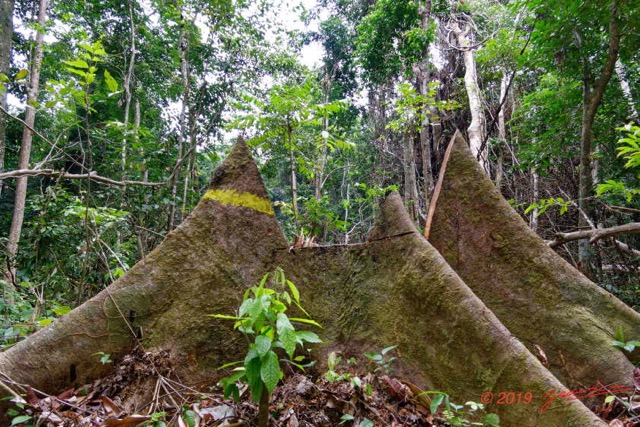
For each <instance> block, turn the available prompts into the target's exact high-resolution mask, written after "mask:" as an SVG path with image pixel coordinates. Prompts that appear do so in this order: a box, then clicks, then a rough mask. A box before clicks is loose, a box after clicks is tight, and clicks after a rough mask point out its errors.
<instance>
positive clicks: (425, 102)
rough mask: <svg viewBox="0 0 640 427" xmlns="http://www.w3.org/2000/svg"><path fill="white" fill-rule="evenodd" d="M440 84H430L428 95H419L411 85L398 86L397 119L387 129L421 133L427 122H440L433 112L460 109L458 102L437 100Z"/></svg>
mask: <svg viewBox="0 0 640 427" xmlns="http://www.w3.org/2000/svg"><path fill="white" fill-rule="evenodd" d="M438 86H439V83H438V82H432V83H430V84H429V92H428V94H427V95H426V96H425V95H421V94H419V93H418V92H417V91H416V89H415V87H414V86H413V85H411V84H409V83H400V84H399V85H398V94H399V97H398V99H397V100H396V101H395V103H394V104H395V105H394V109H395V112H396V115H397V116H396V119H394V120H392V121H390V122H389V124H388V125H387V129H392V130H395V131H403V132H416V131H419V130H420V129H421V128H422V127H423V126H424V124H425V122H427V121H438V120H439V117H437V116H435V115H433V113H432V111H435V110H438V111H451V110H454V109H456V108H460V104H458V103H457V102H456V101H451V100H447V101H438V100H436V90H437V88H438Z"/></svg>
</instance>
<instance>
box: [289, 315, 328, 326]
mask: <svg viewBox="0 0 640 427" xmlns="http://www.w3.org/2000/svg"><path fill="white" fill-rule="evenodd" d="M289 320H290V321H292V322H298V323H306V324H307V325H313V326H317V327H318V328H322V325H320V324H319V323H318V322H316V321H314V320H311V319H303V318H300V317H290V318H289Z"/></svg>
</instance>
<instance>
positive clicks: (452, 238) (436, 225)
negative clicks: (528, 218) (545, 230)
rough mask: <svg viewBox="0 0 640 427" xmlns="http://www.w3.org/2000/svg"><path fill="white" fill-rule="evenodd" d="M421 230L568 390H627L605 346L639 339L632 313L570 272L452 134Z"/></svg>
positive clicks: (626, 374)
mask: <svg viewBox="0 0 640 427" xmlns="http://www.w3.org/2000/svg"><path fill="white" fill-rule="evenodd" d="M446 157H447V159H446V160H445V164H446V169H444V171H443V173H441V176H440V180H439V182H438V185H437V193H438V194H437V200H436V201H435V202H434V207H433V211H434V212H433V215H430V219H429V220H428V224H427V227H425V228H426V229H427V230H430V231H429V236H428V238H429V241H430V242H431V243H432V244H433V245H434V246H435V247H436V248H437V249H438V250H439V251H440V253H441V254H442V255H443V256H444V258H445V259H446V260H447V262H448V263H449V265H451V267H453V269H454V270H455V271H456V272H457V273H458V274H459V275H460V277H461V278H462V279H463V280H464V281H465V283H466V284H467V285H468V286H469V287H470V288H471V289H472V290H473V292H474V293H475V294H476V295H478V297H479V298H480V299H481V300H482V301H483V302H484V303H485V304H486V305H487V307H489V308H490V309H491V310H492V311H493V313H495V315H496V316H497V317H498V318H499V319H500V320H501V321H502V323H503V324H504V325H505V326H506V327H507V328H509V330H510V331H511V332H512V333H513V334H514V335H515V336H516V337H518V339H520V341H522V342H523V343H524V344H525V345H526V346H527V348H529V349H530V350H531V351H534V352H540V351H541V352H542V353H543V354H544V356H546V358H547V359H548V361H549V364H550V370H551V372H553V373H554V374H555V376H556V377H558V378H559V379H560V380H561V381H562V382H563V383H564V384H566V385H567V386H569V387H571V388H585V387H592V386H595V385H596V383H598V382H600V383H601V384H603V385H632V383H633V374H632V372H633V365H632V364H631V362H630V361H629V360H628V358H627V357H626V356H625V354H624V353H623V351H622V350H621V349H619V348H616V347H613V346H612V345H611V344H612V342H613V340H614V332H615V330H616V328H618V327H622V328H623V330H624V333H625V335H626V337H628V339H638V338H640V315H638V313H637V312H635V311H634V310H632V309H631V308H629V307H628V306H626V305H625V304H624V303H622V302H621V301H619V300H618V299H617V298H615V297H614V296H612V295H611V294H610V293H608V292H606V291H605V290H603V289H602V288H600V287H598V286H597V285H595V284H594V283H592V282H591V281H589V280H588V279H587V278H586V277H584V276H583V275H582V274H581V273H580V272H578V271H577V270H576V269H574V268H573V267H571V266H570V265H569V264H568V263H567V262H566V261H564V260H563V259H562V258H561V257H560V256H559V255H558V254H556V253H555V251H553V250H552V249H551V248H549V247H548V246H547V245H546V244H545V242H544V241H543V240H542V239H541V238H540V237H539V236H537V235H536V234H535V233H533V232H532V231H531V230H530V229H529V227H527V225H526V223H525V222H524V221H523V220H522V218H521V217H520V216H519V215H518V214H517V213H516V212H515V211H514V210H513V208H512V207H511V206H510V205H509V203H507V201H506V200H505V199H504V198H503V197H502V195H501V194H500V192H499V191H498V190H497V189H496V188H495V186H494V185H493V183H492V182H491V180H490V179H489V178H488V177H487V176H486V175H485V174H484V173H483V172H482V170H481V168H480V166H479V165H478V162H477V161H476V159H475V158H474V156H473V154H472V153H471V151H470V150H469V148H468V147H467V144H466V142H465V141H464V139H463V138H462V136H461V135H460V134H459V133H456V135H455V136H454V137H453V139H452V141H451V145H450V147H449V149H448V150H447V155H446Z"/></svg>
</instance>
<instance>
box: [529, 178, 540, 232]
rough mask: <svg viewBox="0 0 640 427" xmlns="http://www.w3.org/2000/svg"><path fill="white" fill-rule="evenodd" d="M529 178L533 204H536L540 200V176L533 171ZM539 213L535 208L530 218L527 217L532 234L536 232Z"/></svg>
mask: <svg viewBox="0 0 640 427" xmlns="http://www.w3.org/2000/svg"><path fill="white" fill-rule="evenodd" d="M531 176H532V179H533V200H532V202H533V203H537V202H538V200H540V175H539V174H538V171H537V170H535V169H533V170H532V171H531ZM539 212H540V209H538V208H535V209H534V210H532V211H531V216H530V217H529V227H530V228H531V231H533V232H534V233H537V232H538V213H539Z"/></svg>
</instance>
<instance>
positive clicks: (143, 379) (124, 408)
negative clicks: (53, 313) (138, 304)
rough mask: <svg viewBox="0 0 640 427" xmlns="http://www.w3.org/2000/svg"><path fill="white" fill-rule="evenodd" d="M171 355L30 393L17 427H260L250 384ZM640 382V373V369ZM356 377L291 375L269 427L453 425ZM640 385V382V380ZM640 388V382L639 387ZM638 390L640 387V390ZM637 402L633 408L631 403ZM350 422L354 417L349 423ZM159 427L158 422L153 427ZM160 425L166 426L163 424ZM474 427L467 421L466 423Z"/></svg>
mask: <svg viewBox="0 0 640 427" xmlns="http://www.w3.org/2000/svg"><path fill="white" fill-rule="evenodd" d="M171 367H172V360H171V357H170V356H169V354H168V353H167V352H159V353H150V352H143V351H141V350H136V351H134V352H132V353H131V354H129V355H127V356H125V357H124V358H123V359H122V360H121V361H120V362H119V363H118V364H117V365H116V366H115V367H114V370H113V372H112V373H111V374H110V375H109V376H108V377H105V378H102V379H100V380H96V381H94V382H93V383H92V384H87V385H83V386H81V387H78V388H76V389H69V390H65V391H63V392H62V393H60V394H59V395H57V396H50V395H46V394H44V393H42V392H40V391H37V390H34V389H31V388H28V389H27V393H26V397H25V398H24V399H23V400H22V401H21V403H20V406H21V407H22V408H21V409H20V410H19V412H17V413H16V414H15V415H14V419H15V418H16V417H18V416H22V417H25V418H26V417H29V419H28V420H27V419H25V421H24V422H22V423H16V424H15V425H16V426H17V427H24V426H28V425H34V424H35V425H38V426H42V427H59V426H63V427H66V426H69V427H71V426H74V427H75V426H78V427H101V426H104V427H138V426H150V425H151V426H153V425H154V424H153V423H152V421H153V418H152V417H153V416H154V414H155V415H156V417H160V415H159V414H161V413H164V415H163V416H162V417H161V420H163V421H164V422H165V425H167V426H176V427H190V426H197V427H207V426H219V427H241V426H254V425H256V421H257V414H258V411H257V406H256V405H255V404H254V403H253V402H251V400H250V396H249V391H248V390H247V388H246V386H245V388H244V389H242V390H241V399H240V402H237V403H236V402H234V401H233V400H230V399H224V398H223V396H222V394H220V393H219V391H220V390H219V388H217V387H215V386H214V385H206V386H203V387H199V388H198V389H194V388H191V387H187V386H185V385H183V384H181V383H180V382H179V381H177V379H176V378H172V376H173V375H172V372H173V370H172V368H171ZM637 371H638V377H639V378H640V369H637ZM349 378H357V379H358V381H353V380H338V381H328V380H327V379H325V378H324V377H322V376H317V377H316V378H314V377H313V376H312V375H303V374H301V373H295V374H292V375H289V376H287V377H286V378H285V379H284V380H283V382H282V383H281V384H280V385H279V386H278V387H277V388H276V390H275V391H274V393H273V395H272V399H271V401H272V404H271V420H270V426H271V427H310V426H338V425H343V426H345V427H350V426H359V425H367V424H366V423H365V424H361V423H363V422H364V421H366V420H370V421H371V424H369V425H375V426H385V427H401V426H418V427H422V426H424V427H441V426H450V425H452V424H449V423H448V422H447V421H446V420H445V419H444V418H443V416H442V414H441V413H439V412H438V413H436V414H432V413H431V412H430V410H429V407H428V406H429V402H428V399H425V396H416V391H417V390H416V387H415V386H414V385H413V384H410V383H406V382H403V381H401V380H398V379H396V378H393V377H390V376H387V375H375V374H373V373H366V374H360V375H359V374H358V373H357V372H355V371H353V372H352V373H350V376H349ZM637 382H638V383H640V380H638V381H637ZM638 385H640V384H638ZM639 388H640V387H639ZM629 402H631V403H629ZM591 409H592V410H594V412H595V413H596V414H597V415H599V416H600V417H601V418H602V419H604V420H607V423H608V424H609V425H610V426H615V427H636V426H637V427H640V401H638V400H635V399H630V398H629V397H628V396H627V397H623V396H619V397H616V398H615V399H614V400H613V401H609V402H607V403H602V404H600V405H599V406H597V407H593V408H591ZM345 418H348V420H347V421H345ZM155 425H156V426H157V425H158V424H155ZM160 425H161V424H160ZM464 425H468V424H464Z"/></svg>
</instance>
